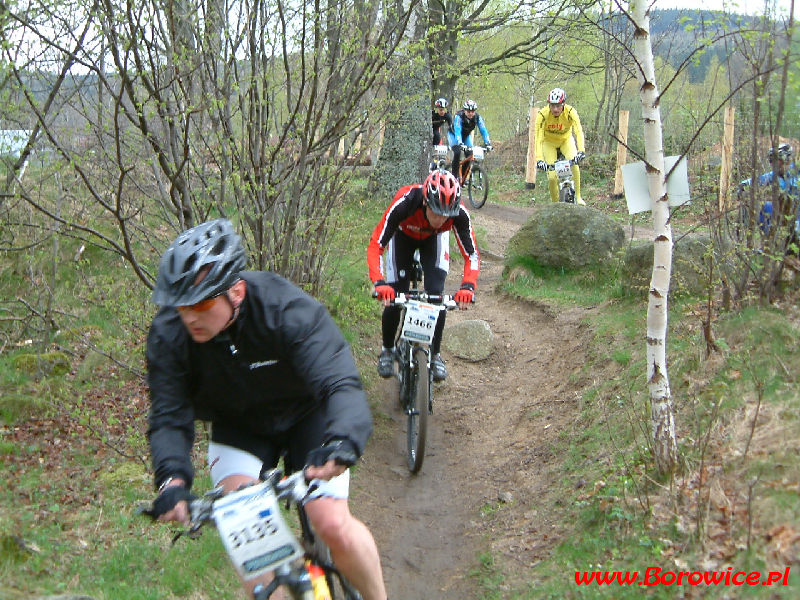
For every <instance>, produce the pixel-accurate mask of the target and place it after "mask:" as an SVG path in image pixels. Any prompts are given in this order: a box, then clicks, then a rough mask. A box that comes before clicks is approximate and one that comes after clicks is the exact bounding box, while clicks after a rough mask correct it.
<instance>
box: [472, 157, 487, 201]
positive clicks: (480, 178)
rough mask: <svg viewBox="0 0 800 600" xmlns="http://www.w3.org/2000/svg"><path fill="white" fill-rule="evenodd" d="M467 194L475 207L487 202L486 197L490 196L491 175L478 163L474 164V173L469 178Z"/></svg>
mask: <svg viewBox="0 0 800 600" xmlns="http://www.w3.org/2000/svg"><path fill="white" fill-rule="evenodd" d="M467 196H468V197H469V203H470V204H472V206H473V208H480V207H481V206H483V205H484V204H486V198H488V196H489V177H488V175H486V173H484V171H483V167H481V166H480V165H479V164H477V163H476V164H474V165H472V173H470V176H469V178H468V179H467Z"/></svg>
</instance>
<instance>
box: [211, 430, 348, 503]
mask: <svg viewBox="0 0 800 600" xmlns="http://www.w3.org/2000/svg"><path fill="white" fill-rule="evenodd" d="M262 464H263V463H262V462H261V459H259V458H258V457H257V456H255V455H253V454H250V453H249V452H247V451H246V450H241V449H240V448H234V447H233V446H228V445H226V444H220V443H218V442H213V441H212V442H209V443H208V468H209V471H210V472H211V484H212V485H213V486H214V487H216V486H218V485H219V484H220V482H221V481H222V480H223V479H225V478H226V477H230V476H231V475H246V476H248V477H252V478H253V479H258V475H259V473H261V465H262ZM311 484H313V485H316V489H315V490H314V491H313V492H311V494H309V498H310V499H313V498H320V497H322V496H325V497H328V498H339V499H341V500H346V499H347V498H348V496H349V495H350V469H347V470H346V471H345V472H344V473H342V474H341V475H339V476H337V477H334V478H333V479H330V480H328V481H326V480H324V479H313V480H312V481H311Z"/></svg>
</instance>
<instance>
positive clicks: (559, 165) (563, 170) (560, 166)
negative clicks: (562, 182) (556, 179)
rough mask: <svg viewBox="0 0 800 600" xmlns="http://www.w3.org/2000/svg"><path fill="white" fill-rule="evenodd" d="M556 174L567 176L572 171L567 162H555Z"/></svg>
mask: <svg viewBox="0 0 800 600" xmlns="http://www.w3.org/2000/svg"><path fill="white" fill-rule="evenodd" d="M555 166H556V173H557V174H558V175H559V176H562V177H563V176H567V175H570V174H571V173H572V169H571V168H570V165H569V161H568V160H557V161H556V165H555Z"/></svg>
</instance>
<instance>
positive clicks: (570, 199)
mask: <svg viewBox="0 0 800 600" xmlns="http://www.w3.org/2000/svg"><path fill="white" fill-rule="evenodd" d="M558 199H559V200H561V202H566V203H567V204H575V190H573V189H572V188H571V187H568V186H564V187H562V188H561V189H560V190H559V192H558Z"/></svg>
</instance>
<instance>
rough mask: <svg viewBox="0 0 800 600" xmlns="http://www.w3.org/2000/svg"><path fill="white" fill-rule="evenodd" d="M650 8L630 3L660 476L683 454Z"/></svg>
mask: <svg viewBox="0 0 800 600" xmlns="http://www.w3.org/2000/svg"><path fill="white" fill-rule="evenodd" d="M650 6H652V4H651V3H650V2H648V1H647V0H632V1H631V3H630V9H631V18H632V19H633V24H634V28H635V33H634V54H635V56H636V60H637V63H638V69H637V79H638V81H639V84H640V87H639V95H640V97H641V101H642V120H643V122H644V141H645V166H646V169H647V183H648V188H649V190H650V198H651V206H652V212H653V275H652V278H651V280H650V292H649V297H648V304H647V385H648V388H649V391H650V421H651V427H652V435H653V440H652V443H653V455H654V456H655V461H656V468H657V469H658V472H659V473H661V474H666V473H670V472H672V471H673V470H674V469H675V466H676V464H677V454H678V453H677V441H676V438H675V420H674V414H673V403H672V394H671V393H670V387H669V377H668V376H667V352H666V341H667V296H668V294H669V280H670V273H671V271H672V228H671V226H670V222H669V206H668V203H667V183H666V177H665V173H664V147H663V142H662V129H661V112H660V109H659V100H660V98H659V92H658V86H657V85H656V78H655V69H654V65H653V48H652V45H651V43H650V16H649V8H650Z"/></svg>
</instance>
